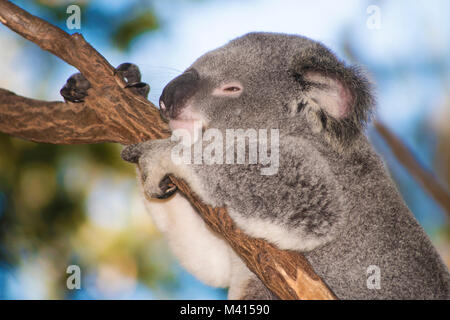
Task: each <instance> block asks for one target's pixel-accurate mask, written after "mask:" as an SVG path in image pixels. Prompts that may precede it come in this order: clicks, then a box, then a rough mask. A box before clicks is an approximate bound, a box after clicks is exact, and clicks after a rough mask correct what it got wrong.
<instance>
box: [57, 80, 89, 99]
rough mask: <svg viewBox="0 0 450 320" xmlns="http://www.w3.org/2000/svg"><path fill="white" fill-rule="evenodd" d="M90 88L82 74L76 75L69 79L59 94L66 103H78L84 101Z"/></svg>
mask: <svg viewBox="0 0 450 320" xmlns="http://www.w3.org/2000/svg"><path fill="white" fill-rule="evenodd" d="M90 87H91V84H90V83H89V81H88V80H87V79H86V78H85V77H84V76H83V75H82V74H81V73H75V74H73V75H71V76H70V78H69V79H67V82H66V84H65V85H64V87H62V89H61V90H60V91H59V92H60V94H61V95H62V96H63V97H64V100H65V101H66V102H67V101H70V102H74V103H78V102H83V101H84V98H86V96H87V95H88V94H87V91H88V89H89V88H90Z"/></svg>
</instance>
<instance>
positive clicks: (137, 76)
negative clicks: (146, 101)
mask: <svg viewBox="0 0 450 320" xmlns="http://www.w3.org/2000/svg"><path fill="white" fill-rule="evenodd" d="M114 75H119V76H121V77H122V78H123V79H124V80H125V81H126V83H127V85H126V86H125V88H131V89H132V90H134V91H135V92H136V93H137V94H139V95H141V96H143V97H144V98H147V96H148V93H149V92H150V86H149V85H148V84H147V83H145V82H141V72H140V71H139V68H138V66H137V65H135V64H132V63H128V62H126V63H122V64H121V65H119V66H118V67H117V68H116V69H115V70H114Z"/></svg>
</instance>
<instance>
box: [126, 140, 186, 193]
mask: <svg viewBox="0 0 450 320" xmlns="http://www.w3.org/2000/svg"><path fill="white" fill-rule="evenodd" d="M170 148H171V143H170V140H153V141H146V142H143V143H138V144H133V145H130V146H127V147H126V148H124V149H123V150H122V154H121V156H122V159H124V160H125V161H128V162H132V163H135V164H138V166H139V171H140V175H141V180H142V183H143V186H144V191H145V193H146V194H147V196H149V197H151V198H157V199H166V198H169V197H170V196H172V195H173V194H174V193H175V192H176V191H177V187H176V186H175V185H174V184H173V183H172V181H171V180H170V179H169V177H168V174H169V173H170V172H169V171H170V169H169V167H168V163H170V161H171V160H170V158H169V157H170V150H171V149H170Z"/></svg>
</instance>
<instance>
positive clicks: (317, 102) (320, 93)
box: [303, 71, 354, 120]
mask: <svg viewBox="0 0 450 320" xmlns="http://www.w3.org/2000/svg"><path fill="white" fill-rule="evenodd" d="M303 79H304V80H305V83H307V90H305V99H306V102H307V103H308V105H309V106H310V107H311V108H312V109H315V111H319V112H320V111H323V112H325V113H326V114H327V115H329V116H332V117H333V118H335V119H336V120H340V119H345V118H347V117H348V116H349V113H350V112H351V109H352V105H353V100H354V96H353V94H352V92H350V89H349V88H348V87H347V86H346V85H345V84H344V83H342V81H340V80H339V79H337V78H335V77H333V76H327V75H324V74H322V73H320V72H317V71H307V72H306V73H305V74H304V75H303Z"/></svg>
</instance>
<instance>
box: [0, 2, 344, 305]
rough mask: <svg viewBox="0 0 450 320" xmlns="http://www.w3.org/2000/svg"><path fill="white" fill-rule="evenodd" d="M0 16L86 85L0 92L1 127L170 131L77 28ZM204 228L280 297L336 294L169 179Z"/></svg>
mask: <svg viewBox="0 0 450 320" xmlns="http://www.w3.org/2000/svg"><path fill="white" fill-rule="evenodd" d="M0 22H2V23H3V24H5V25H6V26H7V27H9V28H10V29H11V30H13V31H15V32H17V33H19V34H20V35H22V36H23V37H25V38H26V39H28V40H30V41H32V42H34V43H36V44H37V45H39V46H40V47H41V48H42V49H44V50H46V51H49V52H51V53H53V54H54V55H56V56H58V57H59V58H61V59H62V60H64V61H66V62H67V63H69V64H71V65H72V66H74V67H75V68H77V69H78V70H79V71H80V72H81V73H82V74H83V75H84V76H85V77H86V78H87V79H88V80H89V82H90V83H91V86H92V88H91V89H89V95H88V97H87V98H86V100H85V102H84V103H80V104H78V103H77V104H74V103H63V102H46V101H39V100H33V99H28V98H24V97H20V96H17V95H15V94H13V93H12V92H9V91H7V90H0V131H2V132H4V133H7V134H10V135H12V136H16V137H19V138H22V139H26V140H31V141H35V142H46V143H55V144H75V143H100V142H117V143H121V144H132V143H137V142H141V141H145V140H150V139H161V138H166V137H169V136H170V132H169V129H168V127H167V124H166V123H165V122H163V120H162V119H161V117H160V116H159V111H158V109H157V108H156V107H155V106H154V105H153V104H152V103H151V102H149V101H147V100H145V99H143V98H141V97H139V96H137V95H135V94H133V93H132V92H131V90H124V82H123V80H122V79H119V78H116V77H115V76H114V72H113V71H114V69H113V67H112V66H111V65H110V64H109V63H108V62H107V61H106V59H105V58H104V57H103V56H102V55H100V54H99V53H98V52H97V51H96V50H95V49H94V48H92V47H91V46H90V45H89V44H88V43H87V42H86V41H85V40H84V38H83V37H82V36H81V35H80V34H73V35H69V34H67V33H66V32H64V31H63V30H61V29H59V28H57V27H55V26H53V25H51V24H49V23H47V22H45V21H43V20H41V19H39V18H37V17H35V16H33V15H31V14H29V13H27V12H26V11H24V10H22V9H20V8H19V7H17V6H16V5H14V4H12V3H10V2H9V1H6V0H0ZM171 179H172V181H173V182H174V183H175V184H176V185H177V187H178V189H179V190H180V191H181V192H182V193H183V194H184V195H185V196H186V197H187V199H189V201H190V202H191V203H192V204H193V206H194V207H195V208H196V209H197V211H198V212H199V214H200V215H201V216H202V218H203V219H204V220H205V222H206V223H207V224H208V225H209V227H210V228H211V229H212V230H213V231H215V232H217V233H219V234H221V235H222V236H223V237H224V238H225V239H226V240H227V241H228V242H229V243H230V245H231V246H232V247H233V249H234V250H235V251H236V253H237V254H238V255H239V256H240V257H241V258H242V260H243V261H244V262H245V263H246V264H247V266H248V268H249V269H250V270H251V271H252V272H254V273H255V274H256V275H257V276H258V277H259V278H260V279H261V280H262V281H263V282H264V284H265V285H266V286H267V287H268V288H269V289H270V290H271V291H272V292H273V293H275V294H276V295H277V296H278V297H280V298H281V299H336V297H335V295H334V294H333V293H332V292H331V291H330V289H329V288H328V287H327V286H326V284H325V283H324V282H323V281H322V280H321V279H320V278H319V277H318V276H317V275H316V274H315V273H314V271H313V269H312V268H311V266H310V264H309V263H308V261H307V260H306V259H305V258H304V256H303V255H301V254H299V253H296V252H291V251H282V250H279V249H277V248H276V247H275V246H273V245H271V244H269V243H267V242H266V241H264V240H261V239H253V238H250V237H248V236H247V235H245V234H244V233H243V232H242V231H241V230H239V229H238V228H237V227H236V225H235V224H234V223H233V221H232V220H231V218H230V217H229V216H228V214H227V212H226V209H224V208H211V207H209V206H207V205H205V204H203V203H201V201H199V199H198V197H197V196H196V195H195V194H193V193H192V192H191V191H190V190H189V188H188V186H187V185H186V183H185V182H183V181H181V180H179V179H177V178H176V177H171Z"/></svg>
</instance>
